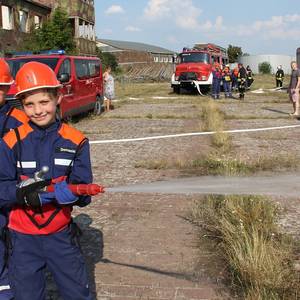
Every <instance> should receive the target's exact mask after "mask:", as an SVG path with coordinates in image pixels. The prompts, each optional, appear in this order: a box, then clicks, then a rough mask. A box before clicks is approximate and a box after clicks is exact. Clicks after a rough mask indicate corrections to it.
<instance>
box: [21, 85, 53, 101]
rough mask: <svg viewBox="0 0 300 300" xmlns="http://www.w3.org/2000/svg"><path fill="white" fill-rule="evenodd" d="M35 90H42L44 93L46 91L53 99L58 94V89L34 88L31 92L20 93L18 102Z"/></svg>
mask: <svg viewBox="0 0 300 300" xmlns="http://www.w3.org/2000/svg"><path fill="white" fill-rule="evenodd" d="M36 91H40V92H42V91H43V92H44V93H48V94H49V95H51V97H53V99H57V97H58V96H59V92H58V89H51V88H44V89H43V88H42V89H39V90H34V91H32V92H27V93H24V94H22V95H20V97H19V100H20V102H21V103H22V102H23V100H24V99H25V98H26V97H27V96H28V95H31V94H34V93H35V92H36Z"/></svg>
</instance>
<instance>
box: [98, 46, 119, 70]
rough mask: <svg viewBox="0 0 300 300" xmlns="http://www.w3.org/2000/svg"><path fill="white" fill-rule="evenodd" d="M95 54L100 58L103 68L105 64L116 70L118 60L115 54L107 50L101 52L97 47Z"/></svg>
mask: <svg viewBox="0 0 300 300" xmlns="http://www.w3.org/2000/svg"><path fill="white" fill-rule="evenodd" d="M97 56H98V57H99V58H100V59H101V62H102V65H103V67H104V68H106V67H107V66H110V67H111V69H112V71H114V72H115V71H116V70H117V68H118V61H117V58H116V57H115V55H113V54H112V53H109V52H102V51H101V50H100V49H99V48H98V47H97Z"/></svg>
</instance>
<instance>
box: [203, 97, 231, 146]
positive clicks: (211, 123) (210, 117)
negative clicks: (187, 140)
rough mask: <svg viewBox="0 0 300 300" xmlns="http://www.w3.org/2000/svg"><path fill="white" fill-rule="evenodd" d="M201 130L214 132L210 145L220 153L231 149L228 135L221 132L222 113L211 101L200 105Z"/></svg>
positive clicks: (222, 124) (223, 127) (222, 128)
mask: <svg viewBox="0 0 300 300" xmlns="http://www.w3.org/2000/svg"><path fill="white" fill-rule="evenodd" d="M201 117H202V121H203V125H202V130H204V131H215V132H216V133H215V134H214V135H212V144H213V146H215V147H216V148H217V149H219V150H220V151H222V152H226V151H228V150H229V149H230V147H231V140H230V137H229V135H228V133H225V132H223V131H224V129H225V126H224V113H223V112H222V111H221V110H220V109H219V107H218V105H217V104H216V103H215V102H213V101H208V102H204V103H203V104H202V116H201Z"/></svg>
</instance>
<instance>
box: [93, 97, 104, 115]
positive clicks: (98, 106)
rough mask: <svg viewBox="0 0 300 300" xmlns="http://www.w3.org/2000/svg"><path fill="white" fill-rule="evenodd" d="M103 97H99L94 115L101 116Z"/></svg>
mask: <svg viewBox="0 0 300 300" xmlns="http://www.w3.org/2000/svg"><path fill="white" fill-rule="evenodd" d="M102 106H103V97H100V96H97V97H96V102H95V108H94V115H100V114H101V112H102Z"/></svg>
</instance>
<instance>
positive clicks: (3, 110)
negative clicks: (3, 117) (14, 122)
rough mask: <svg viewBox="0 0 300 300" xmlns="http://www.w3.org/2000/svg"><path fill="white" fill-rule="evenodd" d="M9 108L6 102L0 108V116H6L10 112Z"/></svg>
mask: <svg viewBox="0 0 300 300" xmlns="http://www.w3.org/2000/svg"><path fill="white" fill-rule="evenodd" d="M10 108H11V106H10V105H9V104H8V103H7V102H6V103H5V104H4V105H2V106H1V107H0V114H6V113H7V112H8V111H9V110H10Z"/></svg>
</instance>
